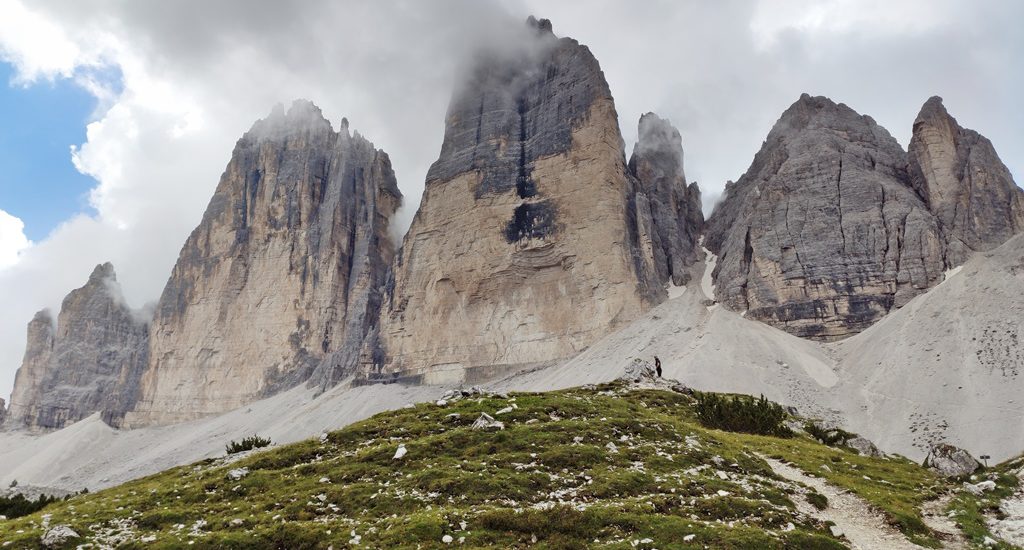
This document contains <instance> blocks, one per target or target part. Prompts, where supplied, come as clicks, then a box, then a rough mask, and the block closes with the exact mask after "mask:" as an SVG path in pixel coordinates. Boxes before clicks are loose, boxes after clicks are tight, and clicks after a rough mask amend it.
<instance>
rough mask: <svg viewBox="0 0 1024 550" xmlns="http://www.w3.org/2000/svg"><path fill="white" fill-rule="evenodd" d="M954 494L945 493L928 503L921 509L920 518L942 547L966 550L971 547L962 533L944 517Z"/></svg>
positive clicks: (947, 517)
mask: <svg viewBox="0 0 1024 550" xmlns="http://www.w3.org/2000/svg"><path fill="white" fill-rule="evenodd" d="M953 496H954V493H947V494H945V495H942V496H941V497H939V498H937V499H935V500H931V501H928V502H926V503H925V504H924V506H922V507H921V518H922V519H923V520H924V523H925V525H927V526H928V527H929V528H930V529H931V530H932V531H935V533H936V534H937V535H938V537H939V540H941V541H942V547H943V548H948V549H950V550H967V549H969V548H971V545H970V544H968V543H967V539H966V538H965V537H964V534H963V532H962V531H961V530H960V528H959V527H957V526H956V522H955V521H953V520H952V519H950V517H949V516H947V515H946V509H947V508H949V502H950V501H951V500H953Z"/></svg>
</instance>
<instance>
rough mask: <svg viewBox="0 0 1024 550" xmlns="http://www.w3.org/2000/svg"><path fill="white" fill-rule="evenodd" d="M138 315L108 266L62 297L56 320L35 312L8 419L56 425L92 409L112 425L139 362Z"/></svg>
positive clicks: (143, 343)
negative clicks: (127, 301)
mask: <svg viewBox="0 0 1024 550" xmlns="http://www.w3.org/2000/svg"><path fill="white" fill-rule="evenodd" d="M140 318H141V316H140V315H139V314H138V313H137V312H135V311H133V310H132V309H131V308H129V307H128V306H127V304H125V302H124V298H123V297H122V295H121V287H120V285H118V284H117V277H116V274H115V272H114V266H113V265H112V264H110V263H109V262H108V263H103V264H100V265H98V266H96V268H95V269H93V271H92V273H91V274H90V276H89V280H88V281H87V282H86V284H85V285H84V286H82V287H81V288H78V289H76V290H73V291H71V292H70V293H69V294H68V295H67V297H66V298H64V301H63V303H62V305H61V310H60V314H59V316H58V317H57V321H56V323H54V320H53V316H52V315H51V314H50V312H49V311H47V310H43V311H40V312H38V313H36V315H35V317H33V319H32V321H31V322H30V323H29V325H28V335H27V336H28V343H27V345H26V348H25V356H24V359H23V361H22V366H21V368H20V369H18V374H17V375H16V377H15V387H14V392H13V394H12V396H11V411H10V418H11V421H12V422H16V423H18V424H19V425H24V426H27V427H30V428H62V427H64V426H66V425H68V424H71V423H74V422H77V421H78V420H81V419H83V418H85V417H87V416H89V415H90V414H93V413H95V412H97V411H99V412H102V413H103V417H104V420H106V421H107V422H108V423H111V424H115V425H116V424H119V423H120V420H121V418H123V416H124V414H125V412H126V411H127V410H128V409H130V408H131V407H132V405H133V404H134V400H135V397H136V390H137V386H138V381H139V377H140V376H141V371H142V368H143V367H144V366H145V363H146V357H147V355H146V352H147V341H148V327H147V325H146V323H145V322H143V321H141V320H140Z"/></svg>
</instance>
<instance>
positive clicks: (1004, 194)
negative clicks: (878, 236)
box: [910, 96, 1024, 267]
mask: <svg viewBox="0 0 1024 550" xmlns="http://www.w3.org/2000/svg"><path fill="white" fill-rule="evenodd" d="M910 177H911V183H912V184H913V186H914V188H915V189H917V190H918V192H919V193H920V195H921V196H922V197H924V199H925V201H926V202H927V203H928V207H929V208H930V209H931V210H932V212H934V213H935V216H936V217H937V218H938V222H939V228H940V229H941V231H942V234H943V237H944V239H945V241H946V246H947V251H946V264H947V266H948V267H953V266H956V265H959V264H961V263H963V262H964V261H965V260H966V259H967V257H968V256H969V254H970V253H971V252H972V251H977V250H990V249H992V248H995V247H996V246H999V245H1000V244H1002V243H1004V242H1006V240H1007V239H1009V238H1010V237H1011V236H1013V235H1014V234H1016V233H1020V232H1021V231H1024V191H1022V190H1021V189H1020V188H1019V187H1017V184H1016V183H1015V182H1014V181H1013V177H1012V176H1011V175H1010V171H1009V170H1008V169H1007V168H1006V166H1005V165H1004V164H1003V162H1002V161H1001V160H1000V159H999V155H997V154H996V151H995V148H993V147H992V143H991V142H990V141H989V140H988V139H986V138H985V137H984V136H982V135H980V134H978V133H977V132H975V131H974V130H968V129H965V128H962V127H961V126H960V125H959V124H957V121H956V119H955V118H953V117H952V116H950V114H949V113H948V112H947V111H946V108H945V107H944V106H943V105H942V98H941V97H937V96H936V97H932V98H930V99H929V100H928V101H927V102H925V104H924V106H923V107H921V112H920V113H919V114H918V115H917V120H915V121H914V133H913V137H912V138H911V140H910Z"/></svg>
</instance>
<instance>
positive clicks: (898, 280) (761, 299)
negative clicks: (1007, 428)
mask: <svg viewBox="0 0 1024 550" xmlns="http://www.w3.org/2000/svg"><path fill="white" fill-rule="evenodd" d="M705 245H706V246H707V247H708V248H709V249H710V250H711V251H712V252H715V253H716V254H718V256H719V257H718V264H717V266H716V268H715V272H714V277H715V284H716V298H717V299H718V301H720V302H723V303H725V304H726V305H727V306H728V307H730V308H731V309H733V310H736V311H741V312H746V315H747V316H748V317H751V318H755V319H760V320H763V321H765V322H767V323H769V324H772V325H775V326H777V327H779V328H782V329H784V330H786V331H788V332H790V333H793V334H796V335H798V336H803V337H808V338H814V339H820V340H834V339H839V338H843V337H845V336H848V335H851V334H853V333H856V332H859V331H861V330H863V329H865V328H867V327H868V326H869V325H871V324H872V323H874V322H875V321H876V320H878V319H879V318H881V317H882V316H883V315H885V314H886V313H887V312H889V311H890V310H892V309H893V308H898V307H900V306H902V305H903V304H905V303H906V302H907V301H908V300H910V299H911V298H913V297H914V296H916V295H917V294H919V293H921V292H923V291H924V290H926V289H928V288H929V287H931V286H933V285H934V284H936V283H937V282H939V281H941V280H942V273H943V268H944V263H943V248H944V247H943V241H942V237H941V235H940V233H939V228H938V225H937V223H936V221H935V218H934V216H932V214H931V212H929V210H928V207H927V205H926V204H925V203H924V201H922V200H921V198H920V197H919V196H918V195H917V193H915V191H914V189H913V188H912V187H911V185H910V176H909V174H908V170H907V155H906V153H905V152H904V151H903V149H902V148H901V147H900V145H899V144H898V143H897V142H896V140H895V139H893V138H892V136H890V135H889V133H888V132H887V131H886V130H885V129H884V128H882V127H880V126H878V125H877V124H876V123H875V121H874V120H872V119H871V118H870V117H867V116H862V115H859V114H857V113H856V112H854V111H853V110H852V109H850V108H849V107H847V106H846V105H843V104H838V105H837V104H835V103H833V102H832V101H831V100H829V99H827V98H824V97H811V96H808V95H807V94H804V95H803V96H801V98H800V99H799V100H798V101H797V102H796V103H794V104H793V105H792V106H791V107H790V108H789V109H787V110H786V112H785V113H783V115H782V117H781V118H780V119H779V121H778V122H777V123H776V125H775V127H774V128H773V129H772V131H771V132H770V133H769V134H768V138H767V140H766V141H765V143H764V145H763V146H762V148H761V150H760V151H759V152H758V153H757V155H756V156H755V157H754V162H753V163H752V164H751V166H750V168H749V169H748V170H747V172H746V173H745V174H744V175H743V177H741V178H740V179H739V180H738V181H737V182H735V183H731V182H730V183H729V184H728V185H727V186H726V197H725V198H724V199H723V201H722V202H721V203H720V204H719V205H718V207H717V208H716V209H715V212H714V213H713V215H712V216H711V218H710V219H709V221H708V225H707V235H706V238H705Z"/></svg>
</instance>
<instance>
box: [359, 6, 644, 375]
mask: <svg viewBox="0 0 1024 550" xmlns="http://www.w3.org/2000/svg"><path fill="white" fill-rule="evenodd" d="M528 24H529V26H530V27H532V28H534V29H537V30H538V31H539V32H538V33H536V34H535V35H534V36H533V37H530V38H529V40H530V41H532V42H531V43H530V44H527V45H526V47H524V48H518V49H517V48H512V49H511V50H508V49H506V50H503V51H501V52H491V51H485V52H484V53H483V54H482V55H480V56H478V57H477V58H476V60H475V63H474V64H473V65H472V66H471V67H468V69H467V71H466V73H465V75H466V77H465V80H464V82H462V83H461V85H460V86H458V87H457V89H456V90H455V93H454V94H453V96H452V100H451V102H450V104H449V108H448V115H447V118H446V127H445V137H444V142H443V144H442V147H441V153H440V155H439V157H438V159H437V161H436V162H435V163H434V164H433V165H432V166H431V168H430V170H429V172H428V174H427V181H426V186H425V192H424V195H423V199H422V201H421V203H420V208H419V210H418V212H417V214H416V217H415V219H414V221H413V224H412V226H411V228H410V229H409V233H408V234H407V235H406V237H405V241H404V244H403V247H402V255H401V258H400V261H399V263H398V265H397V267H396V272H395V285H394V290H393V292H392V295H391V298H390V302H389V304H388V305H387V308H386V310H385V316H384V318H383V319H382V321H381V330H380V347H379V348H378V349H377V350H376V352H375V353H373V354H370V355H372V357H377V358H381V357H384V358H385V359H384V360H383V362H381V361H379V360H375V359H370V358H369V357H368V358H367V360H366V368H365V369H364V371H365V373H366V374H367V376H368V377H370V378H372V379H386V380H391V379H393V378H407V379H418V380H429V381H436V380H440V379H446V377H451V378H453V379H462V378H463V377H472V376H474V375H473V374H472V373H473V372H500V371H502V370H503V369H515V368H521V367H523V366H525V365H535V364H538V363H543V362H548V361H553V360H557V359H561V358H565V357H568V356H570V355H573V354H575V353H576V352H577V351H578V350H580V349H582V348H584V347H586V346H587V345H589V344H590V343H591V342H593V341H594V340H595V339H597V338H599V337H601V336H603V335H605V334H607V333H608V332H610V331H612V330H614V329H615V327H617V326H620V325H621V324H622V323H625V322H627V321H628V320H631V319H633V318H635V317H636V316H637V315H639V314H640V313H642V312H643V311H644V310H645V309H646V308H647V307H649V306H650V305H651V304H652V303H656V302H657V301H658V300H659V299H661V298H663V297H664V290H663V285H662V283H661V282H659V281H657V276H656V274H655V273H653V272H651V271H650V269H649V268H648V267H647V262H645V260H644V252H643V250H641V245H640V244H639V233H640V232H639V230H638V228H637V213H636V209H635V208H634V206H633V199H634V196H635V193H636V188H635V181H634V180H633V179H632V177H631V176H630V174H629V173H628V169H627V167H626V163H625V155H624V153H623V150H624V146H623V142H622V137H621V133H620V131H619V126H618V116H617V114H616V113H615V106H614V101H613V99H612V96H611V92H610V90H609V87H608V83H607V82H606V81H605V78H604V74H603V73H602V72H601V67H600V65H599V64H598V62H597V60H596V59H595V58H594V56H593V55H592V54H591V52H590V50H588V49H587V48H586V47H585V46H582V45H580V44H579V43H578V42H576V41H575V40H572V39H569V38H557V39H556V38H555V37H554V34H553V33H552V32H551V25H550V22H547V21H545V20H537V19H536V18H532V19H530V20H529V21H528ZM595 288H601V299H600V300H595V299H594V289H595ZM439 326H445V327H447V329H446V330H444V331H438V330H436V327H439Z"/></svg>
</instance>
